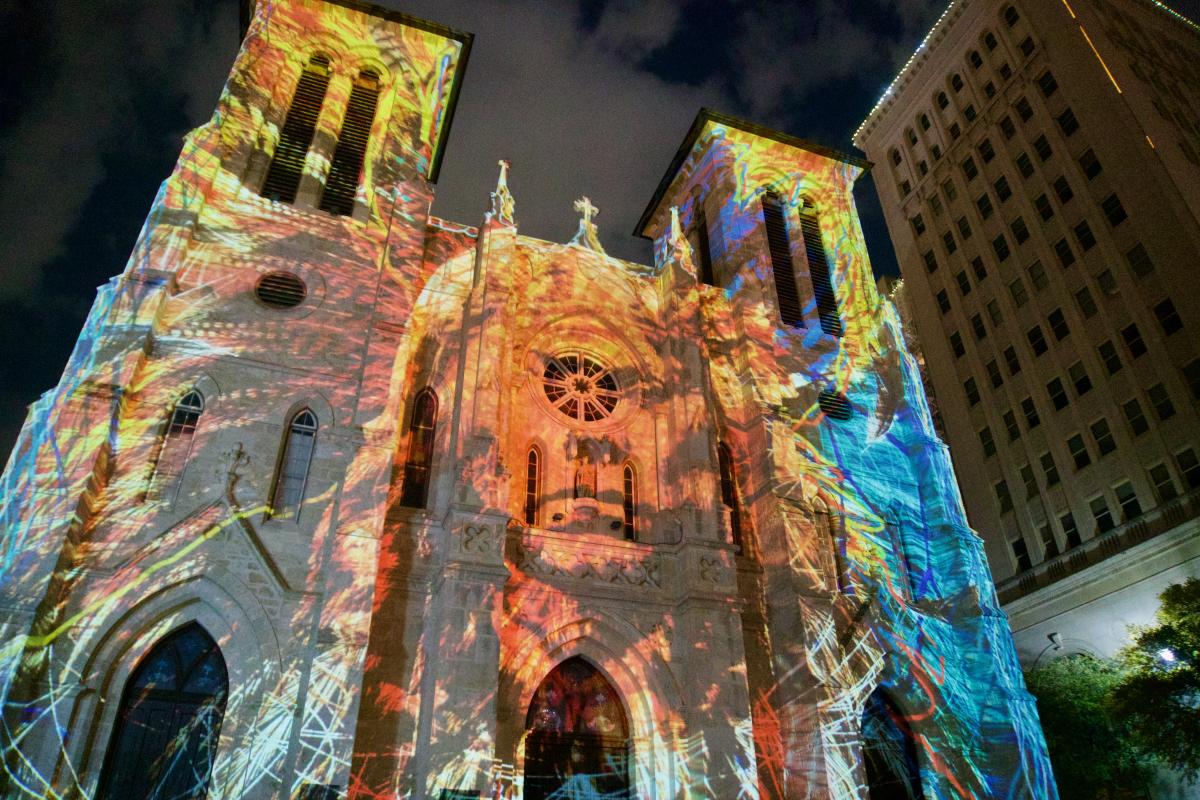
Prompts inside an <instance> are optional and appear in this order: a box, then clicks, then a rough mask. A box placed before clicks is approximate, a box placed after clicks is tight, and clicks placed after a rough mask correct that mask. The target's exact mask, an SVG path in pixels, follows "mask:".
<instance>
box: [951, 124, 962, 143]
mask: <svg viewBox="0 0 1200 800" xmlns="http://www.w3.org/2000/svg"><path fill="white" fill-rule="evenodd" d="M947 130H949V131H950V138H951V139H957V138H958V137H960V136H962V126H961V125H959V124H958V123H957V122H951V123H950V127H949V128H948V129H947Z"/></svg>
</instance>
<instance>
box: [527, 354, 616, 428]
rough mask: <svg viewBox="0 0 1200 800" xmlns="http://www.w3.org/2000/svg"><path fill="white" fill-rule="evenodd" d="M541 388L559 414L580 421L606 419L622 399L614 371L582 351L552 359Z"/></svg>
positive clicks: (543, 376) (544, 373) (547, 366)
mask: <svg viewBox="0 0 1200 800" xmlns="http://www.w3.org/2000/svg"><path fill="white" fill-rule="evenodd" d="M542 389H543V391H545V393H546V399H547V400H549V401H550V405H552V406H554V408H555V409H557V410H558V411H559V413H561V414H563V415H564V416H567V417H570V418H571V419H574V420H578V421H580V422H596V421H598V420H602V419H607V418H608V417H609V416H610V415H611V414H612V413H613V410H614V409H615V408H616V407H617V403H618V402H619V401H620V399H621V395H620V387H619V386H618V385H617V379H616V378H615V377H614V376H613V374H612V370H611V369H609V368H608V367H606V366H604V365H603V364H601V363H600V362H598V361H596V360H595V359H593V358H591V357H589V356H585V355H584V354H582V353H579V352H568V353H562V354H560V355H558V356H555V357H554V358H551V359H550V360H549V361H548V362H547V363H546V370H545V372H543V373H542Z"/></svg>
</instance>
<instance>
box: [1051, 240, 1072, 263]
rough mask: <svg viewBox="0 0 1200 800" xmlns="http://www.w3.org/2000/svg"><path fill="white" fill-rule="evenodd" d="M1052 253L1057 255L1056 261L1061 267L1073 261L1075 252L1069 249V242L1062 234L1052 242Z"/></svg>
mask: <svg viewBox="0 0 1200 800" xmlns="http://www.w3.org/2000/svg"><path fill="white" fill-rule="evenodd" d="M1054 253H1055V255H1057V256H1058V263H1059V264H1061V265H1062V268H1063V269H1066V268H1067V267H1069V266H1071V265H1072V264H1074V263H1075V252H1074V251H1073V250H1072V249H1071V243H1070V242H1068V241H1067V238H1066V237H1065V236H1064V237H1063V238H1061V239H1059V240H1058V241H1057V242H1055V243H1054Z"/></svg>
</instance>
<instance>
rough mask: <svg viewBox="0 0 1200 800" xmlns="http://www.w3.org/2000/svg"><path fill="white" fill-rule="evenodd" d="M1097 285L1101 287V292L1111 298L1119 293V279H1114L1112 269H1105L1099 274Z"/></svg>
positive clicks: (1097, 274)
mask: <svg viewBox="0 0 1200 800" xmlns="http://www.w3.org/2000/svg"><path fill="white" fill-rule="evenodd" d="M1096 283H1097V284H1098V285H1099V286H1100V291H1102V292H1104V293H1105V294H1106V295H1108V296H1109V297H1112V296H1113V295H1115V294H1116V293H1117V279H1116V278H1114V277H1113V274H1112V270H1111V269H1103V270H1100V271H1099V272H1097V273H1096Z"/></svg>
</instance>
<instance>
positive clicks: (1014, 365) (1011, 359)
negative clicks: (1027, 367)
mask: <svg viewBox="0 0 1200 800" xmlns="http://www.w3.org/2000/svg"><path fill="white" fill-rule="evenodd" d="M1004 363H1005V364H1007V365H1008V374H1009V375H1016V374H1017V373H1018V372H1020V371H1021V362H1020V360H1019V359H1018V358H1017V350H1016V348H1015V347H1006V348H1004Z"/></svg>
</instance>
